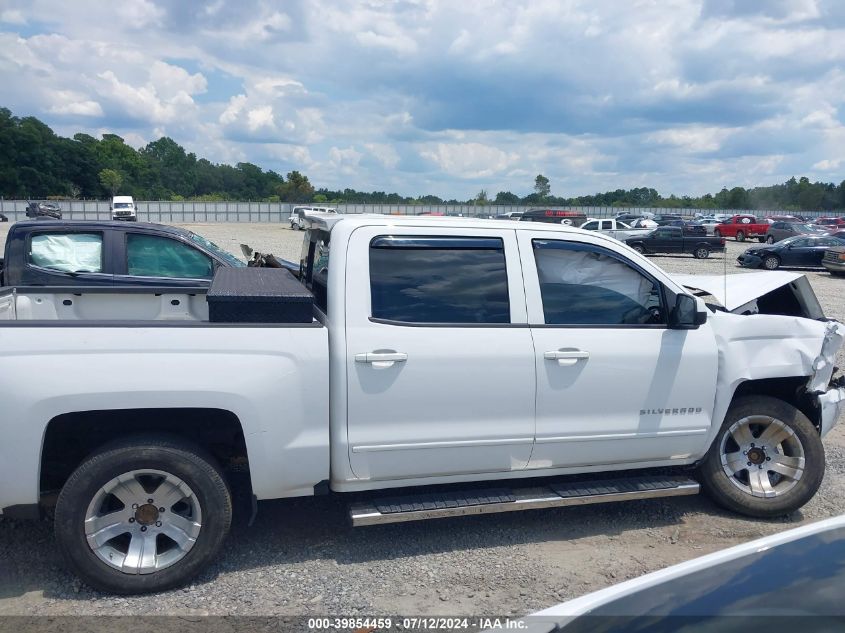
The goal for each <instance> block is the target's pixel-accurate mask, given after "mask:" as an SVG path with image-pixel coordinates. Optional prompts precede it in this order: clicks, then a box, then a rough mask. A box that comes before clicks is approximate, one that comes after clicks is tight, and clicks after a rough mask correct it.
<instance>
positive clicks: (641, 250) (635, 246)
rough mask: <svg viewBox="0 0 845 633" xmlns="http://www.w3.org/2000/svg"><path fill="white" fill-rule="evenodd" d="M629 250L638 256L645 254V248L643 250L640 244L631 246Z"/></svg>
mask: <svg viewBox="0 0 845 633" xmlns="http://www.w3.org/2000/svg"><path fill="white" fill-rule="evenodd" d="M631 248H633V249H634V250H635V251H637V252H638V253H639V254H640V255H643V254H645V248H643V245H642V244H633V245H632V246H631Z"/></svg>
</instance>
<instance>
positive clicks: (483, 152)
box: [420, 143, 519, 179]
mask: <svg viewBox="0 0 845 633" xmlns="http://www.w3.org/2000/svg"><path fill="white" fill-rule="evenodd" d="M420 156H422V157H423V158H426V159H428V160H430V161H432V162H434V163H436V164H437V166H438V167H440V169H442V170H443V171H444V172H446V173H448V174H451V175H452V176H454V177H457V178H472V179H476V178H489V177H491V176H494V175H496V174H499V173H501V172H503V171H504V170H505V169H507V168H508V167H509V166H510V165H513V164H514V163H515V162H516V161H517V160H518V158H519V156H518V155H517V154H515V153H512V154H508V153H505V152H503V151H502V150H500V149H497V148H495V147H492V146H490V145H484V144H482V143H434V144H431V145H424V146H422V147H421V148H420Z"/></svg>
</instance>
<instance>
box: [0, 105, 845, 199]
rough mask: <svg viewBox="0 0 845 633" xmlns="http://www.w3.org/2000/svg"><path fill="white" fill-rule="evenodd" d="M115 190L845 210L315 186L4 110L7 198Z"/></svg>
mask: <svg viewBox="0 0 845 633" xmlns="http://www.w3.org/2000/svg"><path fill="white" fill-rule="evenodd" d="M114 194H124V195H132V196H134V197H135V198H136V199H140V200H260V201H267V202H317V203H343V202H351V203H364V204H391V203H392V204H473V205H487V204H521V205H549V206H613V207H665V208H678V209H682V208H705V209H706V208H710V209H784V210H819V209H824V210H834V209H845V180H843V181H842V182H840V183H839V184H838V185H836V184H833V183H825V182H810V180H809V178H807V177H801V178H797V179H796V178H794V177H793V178H790V179H789V180H787V181H786V182H785V183H783V184H779V185H772V186H766V187H753V188H751V189H746V188H743V187H733V188H731V189H728V188H727V187H725V188H723V189H722V190H721V191H719V192H718V193H715V194H710V193H708V194H705V195H703V196H676V195H674V194H672V195H669V196H666V197H664V196H662V195H661V194H660V193H659V192H658V191H657V190H656V189H653V188H649V187H635V188H633V189H616V190H615V191H607V192H604V193H596V194H593V195H589V196H575V197H565V196H555V195H553V194H552V185H551V182H550V180H549V179H548V178H547V177H545V176H543V175H542V174H538V175H537V177H536V178H535V179H534V184H533V190H532V192H531V193H529V194H528V195H525V196H519V195H517V194H515V193H512V192H510V191H499V192H498V193H497V194H496V195H495V196H489V195H488V193H487V191H486V190H482V191H480V192H479V193H478V194H477V195H476V196H475V197H473V198H470V199H469V200H457V199H454V198H452V199H445V198H440V197H439V196H436V195H430V194H429V195H421V196H417V197H408V196H402V195H400V194H398V193H387V192H384V191H370V192H366V191H356V190H355V189H350V188H346V189H342V190H341V189H338V190H332V189H326V188H319V189H315V188H314V186H313V185H312V184H311V183H310V182H309V180H308V177H307V176H306V175H304V174H302V173H300V172H299V171H296V170H294V171H291V172H289V173H287V174H286V175H284V176H283V175H282V174H278V173H276V172H275V171H272V170H267V171H265V170H263V169H261V168H260V167H259V166H257V165H254V164H252V163H248V162H243V163H237V164H236V165H235V166H231V165H225V164H217V163H212V162H211V161H209V160H207V159H205V158H197V157H196V155H195V154H194V153H192V152H186V151H185V149H184V148H183V147H182V146H180V145H179V144H178V143H176V141H174V140H173V139H171V138H168V137H166V136H164V137H162V138H160V139H158V140H156V141H152V142H151V143H148V144H147V145H145V146H144V147H142V148H140V149H137V150H136V149H135V148H133V147H131V146H130V145H127V144H126V142H125V141H124V140H123V139H122V138H121V137H120V136H118V135H116V134H103V135H102V138H100V139H97V138H94V137H93V136H91V135H89V134H75V135H74V136H73V138H66V137H62V136H59V135H57V134H56V133H54V132H53V130H52V129H51V128H50V127H49V126H48V125H46V124H45V123H43V122H42V121H39V120H38V119H37V118H35V117H16V116H13V114H12V112H11V111H10V110H8V109H6V108H0V196H2V197H4V198H32V199H36V198H37V199H43V198H97V199H102V198H106V197H109V196H112V195H114Z"/></svg>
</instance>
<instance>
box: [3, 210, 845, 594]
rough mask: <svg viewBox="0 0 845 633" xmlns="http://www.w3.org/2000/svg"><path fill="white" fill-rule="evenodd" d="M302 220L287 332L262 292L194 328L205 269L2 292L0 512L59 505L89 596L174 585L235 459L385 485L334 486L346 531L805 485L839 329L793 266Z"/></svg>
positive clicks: (204, 538) (824, 416)
mask: <svg viewBox="0 0 845 633" xmlns="http://www.w3.org/2000/svg"><path fill="white" fill-rule="evenodd" d="M308 221H309V228H308V230H307V232H306V233H305V234H304V247H303V252H302V262H301V276H302V279H301V282H302V284H304V286H305V287H307V289H308V290H310V291H311V293H313V304H314V305H313V319H312V317H311V314H312V312H311V307H310V306H307V307H308V312H307V317H306V318H305V320H304V322H302V321H298V322H292V321H291V320H290V319H289V318H288V317H286V316H285V314H287V308H288V307H291V306H286V305H285V304H284V303H283V302H282V303H281V304H280V310H279V311H278V312H272V311H271V312H272V314H271V315H270V316H269V317H265V318H264V321H263V322H255V318H249V317H244V318H243V320H239V317H238V308H240V307H243V308H244V309H243V313H244V314H246V315H249V314H252V316H253V317H254V316H255V313H254V312H252V313H251V312H250V310H247V309H246V307H247V306H246V304H247V303H250V302H251V303H250V306H251V307H252V308H254V307H255V305H256V303H261V301H263V300H266V299H267V297H263V299H262V297H261V296H258V295H256V296H252V295H250V296H246V294H247V293H244V295H245V296H244V297H238V296H229V297H228V299H230V300H231V301H232V302H231V303H229V304H228V305H229V307H230V308H235V309H234V310H231V309H230V310H229V311H228V316H226V317H225V318H222V320H221V319H218V318H215V317H214V315H213V314H211V318H210V309H209V308H210V307H213V306H212V301H211V300H212V293H214V292H215V289H214V288H215V285H216V283H217V281H218V279H217V278H215V284H213V285H212V289H211V290H210V291H208V289H204V288H197V289H196V290H193V289H183V288H180V289H173V288H160V289H156V288H149V289H148V288H133V289H128V288H124V289H121V288H109V287H106V288H78V289H75V288H67V287H62V288H45V287H39V288H35V287H29V288H23V287H19V288H4V289H0V356H2V359H3V367H4V370H3V380H2V382H0V400H1V401H2V402H3V417H2V420H0V430H2V433H3V442H2V443H0V508H2V515H3V516H4V517H7V518H23V517H34V516H38V515H39V514H40V512H41V511H42V509H43V508H44V507H45V506H50V505H55V509H54V512H55V534H56V538H57V541H58V543H59V549H60V551H61V552H62V553H63V555H64V557H65V558H66V561H67V563H68V564H69V566H70V567H71V569H72V570H73V571H74V572H75V573H77V574H78V575H79V576H80V577H81V578H83V579H84V580H85V581H86V582H87V583H89V584H90V585H91V586H93V587H95V588H98V589H101V590H105V591H111V592H118V593H140V592H148V591H157V590H162V589H165V588H168V587H173V586H176V585H179V584H181V583H184V582H185V581H186V580H187V579H189V578H190V577H191V576H193V575H194V574H196V573H197V572H198V571H199V570H200V569H201V568H202V567H203V566H204V565H206V564H207V563H208V562H209V561H210V560H211V559H213V558H214V557H215V556H216V555H217V553H218V550H219V549H220V547H221V544H222V543H223V540H224V538H225V536H226V534H227V531H228V529H229V524H230V520H231V513H232V499H231V496H232V493H231V490H230V486H229V483H228V481H229V477H230V475H231V473H232V472H233V471H239V472H243V471H246V472H247V473H248V475H249V485H250V490H249V492H248V494H250V495H252V499H253V500H262V499H276V498H281V497H296V496H307V495H314V494H328V493H331V494H338V493H348V492H358V493H362V492H363V491H379V490H380V491H384V490H387V489H393V490H391V491H390V492H389V493H384V492H381V493H376V492H369V493H367V494H363V495H362V494H358V495H356V503H355V504H354V505H352V507H351V517H352V521H353V524H355V525H368V524H375V523H386V522H395V521H408V520H414V519H426V518H436V517H441V516H452V515H459V514H476V513H483V512H503V511H510V510H520V509H533V508H546V507H553V506H565V505H573V504H583V503H598V502H603V501H618V500H625V499H639V498H645V497H660V496H672V495H683V494H693V493H696V492H698V491H699V484H700V485H701V486H703V487H704V488H705V490H706V491H707V492H708V493H709V494H710V495H711V496H712V497H713V498H714V499H715V500H716V501H717V502H719V503H720V504H722V505H723V506H725V507H727V508H730V509H732V510H734V511H737V512H741V513H745V514H748V515H752V516H773V515H779V514H783V513H788V512H790V511H792V510H794V509H796V508H798V507H800V506H801V505H803V504H804V503H806V502H807V501H808V500H809V499H810V498H811V497H812V496H813V495H814V494H815V492H816V490H817V489H818V486H819V484H820V482H821V479H822V476H823V474H824V467H825V466H824V450H823V448H822V443H821V438H822V436H824V435H825V433H827V432H828V431H829V430H830V429H831V427H833V425H834V424H835V423H836V421H837V418H838V417H839V415H840V413H841V412H842V411H843V400H845V388H842V383H841V379H834V378H833V373H834V367H833V361H834V358H835V354H836V352H837V350H838V349H839V347H840V345H841V343H842V341H843V337H845V327H843V326H842V325H840V324H839V323H837V322H835V321H829V320H826V319H824V317H823V314H822V311H821V308H820V307H819V304H818V302H817V300H816V298H815V295H813V293H812V290H811V289H810V286H809V283H808V282H807V280H806V279H805V278H804V277H803V276H801V275H797V274H792V273H777V272H773V273H749V274H748V275H750V276H753V277H755V278H756V279H757V280H758V281H752V282H750V283H749V282H748V275H733V276H731V280H730V283H729V284H727V283H723V282H724V280H722V279H720V278H716V279H714V278H706V277H705V278H685V279H684V280H683V285H682V284H681V283H680V282H679V281H676V280H675V279H674V278H673V277H671V276H669V275H668V274H667V273H665V272H664V271H663V270H661V269H660V268H658V267H657V266H655V265H654V264H653V263H652V262H650V261H649V260H647V259H646V258H644V257H642V256H641V255H639V254H637V253H636V252H634V251H633V250H632V249H630V248H628V247H627V246H625V245H624V244H621V243H619V242H618V241H616V240H613V239H610V238H608V237H605V236H602V235H597V234H595V233H590V232H588V231H582V230H580V229H573V228H569V227H563V226H560V225H544V224H538V223H525V222H512V221H490V220H477V219H466V218H438V217H418V216H417V217H403V218H399V217H385V216H352V217H350V216H341V215H337V214H313V215H310V216H308ZM330 251H331V255H330V254H329V253H330ZM226 270H228V269H226ZM262 270H265V271H266V270H267V269H239V271H240V273H239V274H241V273H242V274H245V275H250V274H253V272H252V271H262ZM227 274H233V273H227ZM255 274H258V272H256V273H255ZM263 274H266V273H263ZM280 274H281V273H280ZM284 274H285V275H289V273H284ZM220 275H221V273H218V277H219V276H220ZM262 279H263V278H262ZM289 279H290V283H291V284H293V285H295V286H296V287H297V288H298V289H299V290H301V291H302V292H301V294H304V295H305V296H307V297H309V298H310V296H311V295H310V294H309V293H308V292H306V291H305V289H304V288H303V286H302V284H300V283H299V282H297V281H296V280H294V279H293V277H289ZM764 279H765V281H766V283H761V281H762V280H764ZM687 288H694V289H696V290H695V291H694V292H692V291H690V290H687ZM749 288H750V289H749ZM265 290H268V291H272V290H273V289H272V288H266V287H265ZM206 292H209V295H208V300H206V295H205V293H206ZM224 294H225V293H224ZM270 294H272V292H270ZM696 294H702V295H705V294H707V301H708V303H705V300H704V299H703V298H702V297H700V296H696ZM224 298H225V297H224ZM301 299H302V296H301V295H300V296H297V297H296V300H297V301H300V300H301ZM239 301H242V302H243V305H242V306H241V305H240V304H239V303H238V302H239ZM719 304H721V305H719ZM262 305H264V307H263V308H261V309H262V310H264V314H265V315H266V314H267V312H266V310H267V306H266V304H262ZM297 306H298V307H297V309H300V308H301V307H302V306H301V305H300V304H297ZM273 315H275V316H273ZM33 376H40V377H41V378H40V379H38V380H34V379H33ZM528 478H531V482H530V485H527V484H524V483H523V484H521V485H520V480H526V479H528ZM537 478H543V479H542V480H538V479H537ZM537 481H542V482H543V483H540V484H538V483H537ZM433 484H438V486H437V487H436V488H431V487H430V486H432V485H433ZM399 489H402V490H399Z"/></svg>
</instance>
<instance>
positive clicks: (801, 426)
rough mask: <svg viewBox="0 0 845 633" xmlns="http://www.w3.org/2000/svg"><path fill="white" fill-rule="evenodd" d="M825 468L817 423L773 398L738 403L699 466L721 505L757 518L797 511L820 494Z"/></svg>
mask: <svg viewBox="0 0 845 633" xmlns="http://www.w3.org/2000/svg"><path fill="white" fill-rule="evenodd" d="M824 470H825V457H824V448H823V447H822V442H821V438H820V437H819V433H818V431H817V430H816V428H815V427H814V426H813V423H812V422H810V420H809V419H807V416H805V415H804V414H803V413H801V412H800V411H799V410H798V409H796V408H795V407H793V406H792V405H790V404H787V403H786V402H784V401H782V400H778V399H776V398H772V397H769V396H748V397H745V398H739V399H737V400H736V401H735V402H734V403H733V404H732V405H731V407H730V409H729V410H728V414H727V415H726V416H725V423H724V424H723V425H722V428H721V430H720V431H719V434H718V435H717V436H716V439H715V440H714V441H713V445H712V446H711V448H710V451H709V452H708V453H707V455H706V457H705V458H704V461H703V462H702V464H701V466H700V467H699V474H700V477H701V484H702V486H703V487H704V490H705V491H706V492H707V494H708V495H709V496H710V497H712V498H713V500H714V501H716V503H718V504H719V505H721V506H724V507H725V508H728V509H729V510H733V511H735V512H739V513H740V514H745V515H748V516H754V517H773V516H779V515H783V514H788V513H790V512H794V511H795V510H797V509H798V508H800V507H801V506H803V505H804V504H805V503H807V502H808V501H809V500H810V499H812V497H813V495H815V494H816V491H817V490H818V488H819V485H821V481H822V477H823V476H824Z"/></svg>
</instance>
